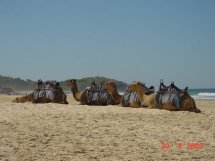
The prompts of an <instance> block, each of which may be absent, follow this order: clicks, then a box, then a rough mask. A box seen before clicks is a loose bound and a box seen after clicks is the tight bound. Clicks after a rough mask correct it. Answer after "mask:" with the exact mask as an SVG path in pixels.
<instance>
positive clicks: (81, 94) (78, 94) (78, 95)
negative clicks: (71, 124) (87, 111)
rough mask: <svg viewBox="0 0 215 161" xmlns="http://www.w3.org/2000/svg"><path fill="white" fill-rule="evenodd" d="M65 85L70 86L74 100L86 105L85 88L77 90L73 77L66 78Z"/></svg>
mask: <svg viewBox="0 0 215 161" xmlns="http://www.w3.org/2000/svg"><path fill="white" fill-rule="evenodd" d="M67 85H68V86H69V87H70V88H71V91H72V94H73V97H74V98H75V100H76V101H78V102H80V103H81V104H83V105H86V104H87V98H86V90H82V91H79V90H78V87H77V83H76V80H75V79H71V80H68V81H67Z"/></svg>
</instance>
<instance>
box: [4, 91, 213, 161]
mask: <svg viewBox="0 0 215 161" xmlns="http://www.w3.org/2000/svg"><path fill="white" fill-rule="evenodd" d="M14 97H15V96H7V95H0V160H1V161H79V160H80V161H88V160H92V161H96V160H98V161H129V160H130V161H158V160H159V161H163V160H165V161H171V160H177V161H214V160H215V153H214V152H215V114H214V113H215V101H207V100H197V101H196V104H197V107H198V108H199V109H200V110H201V111H202V113H200V114H198V113H191V112H170V111H167V110H157V109H153V110H149V109H144V108H139V109H132V108H124V107H119V106H105V107H102V106H86V105H79V103H78V102H76V101H75V100H74V99H73V97H72V96H71V95H70V96H68V100H69V105H61V104H53V103H49V104H32V103H12V99H13V98H14Z"/></svg>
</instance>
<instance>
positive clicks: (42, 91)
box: [34, 81, 62, 101]
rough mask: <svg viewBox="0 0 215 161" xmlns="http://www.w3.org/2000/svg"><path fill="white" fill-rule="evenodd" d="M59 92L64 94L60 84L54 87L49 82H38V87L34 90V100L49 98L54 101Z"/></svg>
mask: <svg viewBox="0 0 215 161" xmlns="http://www.w3.org/2000/svg"><path fill="white" fill-rule="evenodd" d="M59 92H62V89H61V87H60V85H59V83H58V82H57V83H56V84H55V85H54V84H53V83H51V82H49V81H47V82H46V83H43V82H42V81H38V84H37V87H36V89H35V90H34V99H35V100H38V99H40V98H47V99H49V100H51V101H53V100H54V98H55V95H56V94H58V93H59Z"/></svg>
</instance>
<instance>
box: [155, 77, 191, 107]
mask: <svg viewBox="0 0 215 161" xmlns="http://www.w3.org/2000/svg"><path fill="white" fill-rule="evenodd" d="M187 90H188V87H186V88H185V89H184V90H181V89H179V88H178V87H177V86H175V85H174V82H172V83H171V84H170V85H169V86H165V85H164V83H163V80H161V81H160V87H159V90H158V92H157V94H156V102H157V104H159V105H163V104H168V105H171V106H174V107H176V108H177V110H181V108H182V102H183V96H184V95H185V94H187Z"/></svg>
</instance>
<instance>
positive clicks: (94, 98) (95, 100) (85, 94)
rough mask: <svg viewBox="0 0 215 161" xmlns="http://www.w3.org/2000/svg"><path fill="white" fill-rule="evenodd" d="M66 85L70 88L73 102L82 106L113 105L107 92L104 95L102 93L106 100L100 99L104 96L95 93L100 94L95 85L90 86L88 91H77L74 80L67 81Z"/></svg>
mask: <svg viewBox="0 0 215 161" xmlns="http://www.w3.org/2000/svg"><path fill="white" fill-rule="evenodd" d="M67 85H68V86H69V87H70V88H71V91H72V94H73V96H74V98H75V100H76V101H78V102H80V103H81V104H83V105H98V106H99V105H101V106H106V105H109V104H113V100H112V99H111V95H110V94H108V93H107V92H106V94H105V93H103V94H104V95H106V98H105V99H100V98H102V96H104V95H103V94H101V93H97V92H99V91H100V92H101V90H100V89H99V87H98V86H97V85H95V84H92V85H91V87H90V89H84V90H82V91H79V90H78V87H77V83H76V80H75V79H71V80H68V82H67ZM95 91H96V92H95ZM94 94H95V95H94ZM100 94H101V95H100Z"/></svg>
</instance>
